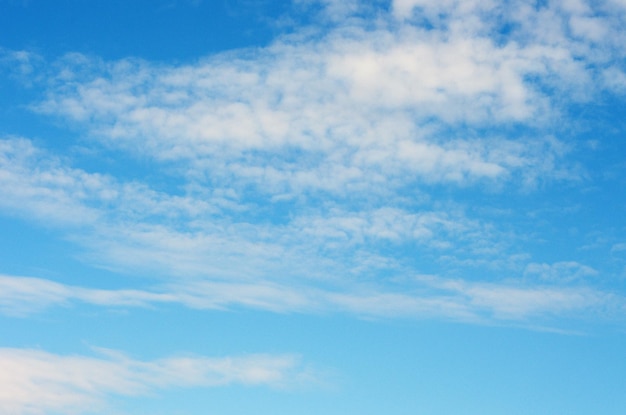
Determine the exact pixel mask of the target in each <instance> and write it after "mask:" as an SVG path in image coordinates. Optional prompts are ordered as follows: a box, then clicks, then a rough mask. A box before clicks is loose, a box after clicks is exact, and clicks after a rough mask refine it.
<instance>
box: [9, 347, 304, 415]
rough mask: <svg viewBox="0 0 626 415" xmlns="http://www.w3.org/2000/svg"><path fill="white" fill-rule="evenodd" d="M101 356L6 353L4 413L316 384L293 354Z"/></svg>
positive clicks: (26, 414)
mask: <svg viewBox="0 0 626 415" xmlns="http://www.w3.org/2000/svg"><path fill="white" fill-rule="evenodd" d="M97 351H98V352H99V354H98V355H96V356H80V355H57V354H53V353H49V352H45V351H42V350H33V349H8V348H4V349H0V368H2V370H0V411H2V413H3V414H7V415H39V414H47V413H83V412H87V411H92V410H93V409H94V407H97V408H100V409H102V410H105V411H106V408H104V400H105V398H110V397H113V396H116V395H117V396H138V395H145V394H146V393H149V392H153V391H158V390H161V389H167V388H172V387H217V386H225V385H231V384H241V385H249V386H270V387H279V388H282V387H289V386H290V385H291V386H293V385H296V384H304V383H306V382H311V381H314V380H315V379H314V376H313V374H312V373H310V372H309V371H308V369H307V368H306V367H304V366H303V365H302V363H301V362H300V359H299V358H298V357H297V356H293V355H247V356H236V357H220V358H207V357H202V356H176V357H168V358H164V359H159V360H153V361H140V360H135V359H132V358H131V357H128V356H126V355H124V354H122V353H120V352H117V351H113V350H106V349H97Z"/></svg>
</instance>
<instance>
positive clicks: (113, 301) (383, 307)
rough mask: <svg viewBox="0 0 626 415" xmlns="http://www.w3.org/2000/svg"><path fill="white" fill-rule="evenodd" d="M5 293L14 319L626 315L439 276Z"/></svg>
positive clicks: (568, 296)
mask: <svg viewBox="0 0 626 415" xmlns="http://www.w3.org/2000/svg"><path fill="white" fill-rule="evenodd" d="M0 288H1V290H0V293H1V294H0V311H1V312H3V313H4V314H7V315H13V316H20V315H22V316H23V315H27V314H30V313H34V312H38V311H41V310H42V309H43V308H47V307H53V306H72V304H73V303H77V302H78V303H86V304H91V305H95V306H102V307H108V308H111V307H122V308H127V307H152V306H156V305H158V304H166V303H170V304H179V305H182V306H185V307H189V308H192V309H198V310H207V309H209V310H211V309H212V310H217V309H219V310H229V309H233V308H238V307H245V308H250V309H257V310H265V311H271V312H277V313H313V314H328V313H348V314H352V315H355V316H357V317H361V318H411V319H444V320H451V321H462V322H469V323H481V324H485V323H528V324H530V323H532V322H534V321H541V320H542V319H546V318H559V317H568V316H573V315H576V314H577V313H584V314H587V315H589V314H592V313H598V314H599V315H600V314H604V315H605V317H607V316H608V317H610V316H611V314H613V317H617V316H618V314H616V313H618V311H619V310H620V309H623V308H624V301H623V299H622V298H621V297H619V296H617V295H614V294H609V293H605V292H602V291H597V290H594V289H591V288H588V287H578V288H576V287H563V286H555V285H545V284H544V285H520V284H513V283H509V284H507V283H499V284H497V283H471V282H467V281H462V280H451V279H443V278H438V277H433V276H423V277H417V278H416V279H415V281H414V284H412V290H411V292H406V291H404V292H399V291H391V290H389V289H388V288H383V287H376V286H372V285H364V284H361V285H357V286H352V287H347V289H346V288H344V290H339V289H337V288H335V289H330V288H328V289H323V288H314V287H310V286H308V287H307V286H303V287H294V286H287V285H279V284H276V283H271V282H263V281H256V282H249V283H237V282H208V281H190V282H183V283H178V284H169V285H167V286H161V287H154V288H153V289H152V290H138V289H120V290H104V289H90V288H83V287H76V286H68V285H64V284H60V283H57V282H53V281H49V280H43V279H39V278H28V277H15V276H7V275H4V276H0Z"/></svg>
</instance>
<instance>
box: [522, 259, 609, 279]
mask: <svg viewBox="0 0 626 415" xmlns="http://www.w3.org/2000/svg"><path fill="white" fill-rule="evenodd" d="M524 275H525V276H531V277H538V278H539V279H541V280H544V281H547V282H558V283H564V282H572V281H580V280H582V279H584V278H587V277H593V276H596V275H598V271H596V270H595V269H593V268H591V267H589V266H587V265H584V264H580V263H578V262H576V261H562V262H556V263H554V264H545V263H542V264H539V263H534V262H533V263H530V264H528V265H527V266H526V269H525V270H524Z"/></svg>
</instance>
